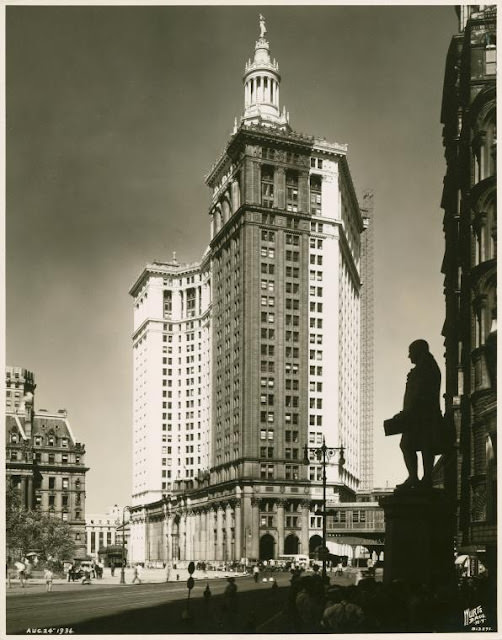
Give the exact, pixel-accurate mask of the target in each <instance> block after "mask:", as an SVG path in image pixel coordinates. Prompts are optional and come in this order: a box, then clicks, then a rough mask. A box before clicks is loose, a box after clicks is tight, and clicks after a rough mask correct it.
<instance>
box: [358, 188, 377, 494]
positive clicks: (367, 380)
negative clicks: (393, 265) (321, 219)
mask: <svg viewBox="0 0 502 640" xmlns="http://www.w3.org/2000/svg"><path fill="white" fill-rule="evenodd" d="M361 212H362V215H363V219H364V225H365V232H364V233H363V235H362V238H361V242H362V245H361V279H362V283H363V285H362V290H361V484H360V485H359V489H361V490H362V491H371V490H372V489H373V429H374V425H373V400H374V360H375V356H374V340H373V338H374V336H373V327H374V324H373V323H374V280H373V278H374V263H373V260H374V250H373V242H374V226H375V217H374V207H373V193H372V192H371V191H366V192H365V193H364V195H363V202H362V205H361Z"/></svg>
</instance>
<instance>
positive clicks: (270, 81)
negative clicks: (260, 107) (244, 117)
mask: <svg viewBox="0 0 502 640" xmlns="http://www.w3.org/2000/svg"><path fill="white" fill-rule="evenodd" d="M262 102H265V103H267V104H271V105H274V106H275V107H277V109H279V83H278V82H277V80H276V79H275V78H273V77H272V76H269V75H263V76H253V77H251V78H249V79H248V81H247V82H246V84H245V86H244V106H245V107H249V106H251V105H253V104H256V103H262Z"/></svg>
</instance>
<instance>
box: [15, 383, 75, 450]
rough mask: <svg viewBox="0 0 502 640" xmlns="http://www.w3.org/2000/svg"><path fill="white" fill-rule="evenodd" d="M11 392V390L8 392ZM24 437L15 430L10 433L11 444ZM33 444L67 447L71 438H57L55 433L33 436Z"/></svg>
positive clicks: (37, 445) (36, 445)
mask: <svg viewBox="0 0 502 640" xmlns="http://www.w3.org/2000/svg"><path fill="white" fill-rule="evenodd" d="M7 393H9V392H7ZM21 440H22V438H21V436H20V434H19V433H17V431H13V432H11V434H10V442H11V444H17V443H19V442H21ZM33 444H34V445H35V447H42V446H47V447H57V446H58V444H59V446H60V447H62V448H67V447H68V444H69V439H68V438H57V437H56V436H54V435H48V436H34V437H33Z"/></svg>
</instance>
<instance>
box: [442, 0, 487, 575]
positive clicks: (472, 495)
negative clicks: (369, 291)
mask: <svg viewBox="0 0 502 640" xmlns="http://www.w3.org/2000/svg"><path fill="white" fill-rule="evenodd" d="M457 14H458V18H459V32H458V33H457V34H456V35H455V36H454V37H453V38H452V41H451V45H450V48H449V51H448V57H447V61H446V72H445V82H444V89H443V105H442V113H441V122H442V123H443V125H444V129H443V143H444V148H445V158H446V164H447V169H446V176H445V179H444V191H443V197H442V203H441V206H442V208H443V209H444V219H443V227H444V235H445V254H444V261H443V273H444V292H445V302H446V317H445V324H444V329H443V335H444V344H445V350H446V396H445V398H446V412H447V415H448V416H449V417H450V419H451V422H452V424H453V425H454V426H455V432H456V444H455V452H454V455H451V456H449V457H447V458H445V459H443V461H442V463H443V464H442V468H443V472H444V479H445V484H446V487H447V489H448V491H449V492H450V495H451V497H452V500H453V501H454V503H455V506H456V516H457V522H456V533H457V551H458V552H459V553H468V554H472V555H474V556H476V555H478V556H479V559H480V560H481V561H482V562H483V563H484V564H486V565H487V566H488V567H489V569H490V571H492V572H495V571H496V529H497V524H496V523H497V516H496V502H497V499H496V496H497V493H496V479H497V464H496V456H497V454H496V452H497V446H496V442H497V440H496V434H497V425H496V410H497V396H496V335H497V304H496V277H497V274H496V272H497V218H496V75H495V74H496V5H465V6H464V5H463V6H461V7H459V8H458V9H457Z"/></svg>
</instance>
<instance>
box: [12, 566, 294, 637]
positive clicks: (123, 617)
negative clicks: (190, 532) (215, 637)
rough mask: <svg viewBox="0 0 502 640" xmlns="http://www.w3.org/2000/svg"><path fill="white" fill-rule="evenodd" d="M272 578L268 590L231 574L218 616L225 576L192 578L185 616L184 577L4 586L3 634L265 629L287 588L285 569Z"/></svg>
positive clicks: (273, 622)
mask: <svg viewBox="0 0 502 640" xmlns="http://www.w3.org/2000/svg"><path fill="white" fill-rule="evenodd" d="M195 577H196V578H197V576H195ZM274 577H275V578H276V580H277V583H278V587H279V588H278V589H276V590H274V591H272V583H271V582H259V583H258V584H255V582H254V580H253V578H252V577H251V576H246V577H240V578H239V577H238V578H236V584H237V587H238V607H237V610H236V611H232V612H231V613H230V615H228V614H223V613H222V607H221V605H222V594H223V591H224V589H225V586H226V585H227V581H226V579H225V578H213V579H211V580H206V579H200V580H197V579H196V581H195V587H194V588H193V590H192V592H191V599H190V615H189V619H188V620H187V619H185V618H186V615H185V614H184V612H185V611H186V608H187V594H188V591H187V588H186V582H185V581H183V582H181V581H180V582H174V583H173V582H171V583H169V584H166V583H143V584H140V585H137V584H136V585H132V584H130V583H129V584H126V585H120V584H100V583H99V581H94V582H93V584H91V585H82V584H80V583H74V584H69V583H63V582H62V583H60V584H55V586H54V590H53V592H52V593H46V591H45V586H44V585H35V584H32V585H29V586H28V587H27V588H26V589H21V588H20V587H18V586H17V585H16V586H14V587H12V588H11V589H10V590H9V589H8V590H7V633H8V634H26V633H28V629H30V630H35V629H37V630H41V631H37V633H44V631H43V630H44V629H47V630H50V629H52V631H49V633H52V634H53V635H65V634H67V633H75V634H101V633H129V634H144V633H221V632H225V633H227V632H228V633H229V632H232V631H234V632H245V631H252V630H253V629H254V630H256V631H261V632H265V631H268V630H269V629H272V628H274V625H276V624H277V621H278V620H280V619H281V615H280V612H281V611H282V609H283V608H284V605H285V602H286V597H287V590H288V587H289V579H290V574H289V573H275V574H274ZM206 584H209V585H210V589H211V593H212V595H211V598H210V601H209V603H206V602H205V601H204V598H203V591H204V589H205V587H206ZM281 624H282V625H284V621H283V620H282V622H281ZM281 630H284V631H286V629H281ZM33 632H34V631H32V633H33ZM45 633H47V631H45Z"/></svg>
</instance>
